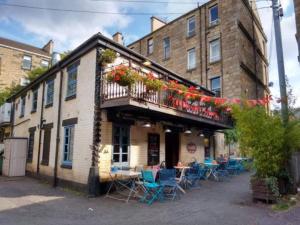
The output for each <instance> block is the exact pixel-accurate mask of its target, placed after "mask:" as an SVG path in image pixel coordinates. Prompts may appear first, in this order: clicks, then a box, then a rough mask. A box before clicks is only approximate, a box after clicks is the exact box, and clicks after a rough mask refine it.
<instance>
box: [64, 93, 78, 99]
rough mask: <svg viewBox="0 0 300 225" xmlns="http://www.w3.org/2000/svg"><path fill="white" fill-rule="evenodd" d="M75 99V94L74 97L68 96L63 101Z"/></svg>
mask: <svg viewBox="0 0 300 225" xmlns="http://www.w3.org/2000/svg"><path fill="white" fill-rule="evenodd" d="M75 98H76V94H75V95H70V96H68V97H66V98H65V101H70V100H72V99H75Z"/></svg>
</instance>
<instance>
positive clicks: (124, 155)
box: [122, 154, 128, 162]
mask: <svg viewBox="0 0 300 225" xmlns="http://www.w3.org/2000/svg"><path fill="white" fill-rule="evenodd" d="M122 162H128V155H127V154H122Z"/></svg>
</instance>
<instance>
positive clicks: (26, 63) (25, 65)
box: [22, 55, 31, 70]
mask: <svg viewBox="0 0 300 225" xmlns="http://www.w3.org/2000/svg"><path fill="white" fill-rule="evenodd" d="M22 68H23V69H27V70H30V69H31V57H30V56H27V55H25V56H23V63H22Z"/></svg>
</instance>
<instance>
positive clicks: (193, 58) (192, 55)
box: [187, 48, 196, 70]
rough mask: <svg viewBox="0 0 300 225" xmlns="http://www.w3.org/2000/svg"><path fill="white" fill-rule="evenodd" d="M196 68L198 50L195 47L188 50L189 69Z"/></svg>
mask: <svg viewBox="0 0 300 225" xmlns="http://www.w3.org/2000/svg"><path fill="white" fill-rule="evenodd" d="M195 68H196V51H195V48H192V49H190V50H188V57H187V69H188V70H191V69H195Z"/></svg>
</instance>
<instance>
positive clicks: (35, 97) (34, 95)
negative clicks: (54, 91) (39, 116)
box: [31, 89, 38, 112]
mask: <svg viewBox="0 0 300 225" xmlns="http://www.w3.org/2000/svg"><path fill="white" fill-rule="evenodd" d="M37 101H38V89H36V90H34V91H32V107H31V112H36V109H37Z"/></svg>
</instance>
